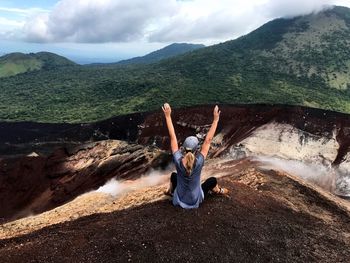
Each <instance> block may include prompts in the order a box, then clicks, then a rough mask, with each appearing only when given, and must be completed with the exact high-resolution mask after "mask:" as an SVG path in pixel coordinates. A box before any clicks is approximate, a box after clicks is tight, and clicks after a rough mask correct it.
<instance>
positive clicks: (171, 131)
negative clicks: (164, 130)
mask: <svg viewBox="0 0 350 263" xmlns="http://www.w3.org/2000/svg"><path fill="white" fill-rule="evenodd" d="M162 109H163V112H164V116H165V120H166V125H167V127H168V131H169V136H170V146H171V151H172V153H174V152H176V151H177V150H178V149H179V146H178V143H177V139H176V134H175V129H174V125H173V121H172V120H171V108H170V105H169V104H168V103H164V106H163V107H162Z"/></svg>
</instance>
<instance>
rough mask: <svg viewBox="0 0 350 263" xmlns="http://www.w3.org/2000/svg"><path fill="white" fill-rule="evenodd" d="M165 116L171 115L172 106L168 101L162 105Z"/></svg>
mask: <svg viewBox="0 0 350 263" xmlns="http://www.w3.org/2000/svg"><path fill="white" fill-rule="evenodd" d="M162 109H163V112H164V115H165V117H170V115H171V107H170V105H169V104H168V103H164V106H163V107H162Z"/></svg>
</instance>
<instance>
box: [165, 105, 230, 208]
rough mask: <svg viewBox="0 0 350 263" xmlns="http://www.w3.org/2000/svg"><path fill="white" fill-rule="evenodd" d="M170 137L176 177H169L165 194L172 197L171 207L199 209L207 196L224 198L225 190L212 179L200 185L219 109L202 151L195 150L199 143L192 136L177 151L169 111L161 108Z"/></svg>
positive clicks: (168, 108) (216, 108) (216, 111)
mask: <svg viewBox="0 0 350 263" xmlns="http://www.w3.org/2000/svg"><path fill="white" fill-rule="evenodd" d="M162 109H163V112H164V115H165V119H166V124H167V127H168V131H169V136H170V144H171V151H172V153H173V160H174V163H175V167H176V171H177V173H172V174H171V178H170V187H169V189H168V190H167V191H166V192H165V194H168V195H173V204H174V205H175V206H176V205H179V206H181V207H182V208H187V209H189V208H198V207H199V204H200V203H201V202H202V201H203V200H204V198H205V197H206V196H207V195H208V193H209V192H212V193H214V194H227V192H228V190H227V189H225V188H221V187H219V186H218V184H217V180H216V178H215V177H210V178H208V179H207V180H206V181H205V182H204V183H203V184H202V185H201V184H200V180H201V172H202V168H203V165H204V159H205V158H206V157H207V154H208V151H209V148H210V143H211V141H212V139H213V137H214V134H215V131H216V127H217V125H218V122H219V118H220V111H219V108H218V106H215V108H214V120H213V123H212V125H211V127H210V129H209V131H208V134H207V136H206V137H205V140H204V143H203V145H202V148H201V150H200V151H199V149H198V143H199V142H198V139H197V137H195V136H190V137H187V138H186V140H185V141H184V143H183V145H182V149H180V150H179V146H178V143H177V139H176V134H175V129H174V125H173V122H172V120H171V108H170V105H169V104H168V103H165V104H164V106H163V107H162Z"/></svg>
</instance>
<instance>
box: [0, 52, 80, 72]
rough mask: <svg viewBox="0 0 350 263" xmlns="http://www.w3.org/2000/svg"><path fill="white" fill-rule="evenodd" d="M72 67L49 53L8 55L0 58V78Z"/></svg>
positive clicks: (66, 61)
mask: <svg viewBox="0 0 350 263" xmlns="http://www.w3.org/2000/svg"><path fill="white" fill-rule="evenodd" d="M73 65H75V63H74V62H72V61H70V60H68V59H66V58H65V57H62V56H58V55H56V54H53V53H49V52H39V53H36V54H34V53H30V54H23V53H10V54H7V55H4V56H2V57H0V78H1V77H9V76H14V75H17V74H21V73H26V72H31V71H35V70H40V69H56V68H59V67H63V66H73Z"/></svg>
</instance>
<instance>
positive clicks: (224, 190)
mask: <svg viewBox="0 0 350 263" xmlns="http://www.w3.org/2000/svg"><path fill="white" fill-rule="evenodd" d="M212 193H213V194H215V195H226V194H228V189H227V188H224V187H219V186H218V185H217V186H215V187H214V189H213V190H212Z"/></svg>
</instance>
